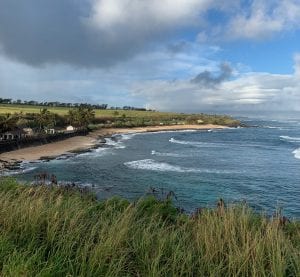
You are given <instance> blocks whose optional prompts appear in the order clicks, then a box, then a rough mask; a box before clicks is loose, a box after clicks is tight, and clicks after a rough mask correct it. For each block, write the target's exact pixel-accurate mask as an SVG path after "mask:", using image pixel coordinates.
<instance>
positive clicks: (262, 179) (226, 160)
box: [18, 121, 300, 218]
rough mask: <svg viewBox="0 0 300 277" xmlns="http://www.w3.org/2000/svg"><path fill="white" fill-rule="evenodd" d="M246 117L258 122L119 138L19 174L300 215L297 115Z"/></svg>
mask: <svg viewBox="0 0 300 277" xmlns="http://www.w3.org/2000/svg"><path fill="white" fill-rule="evenodd" d="M246 123H248V124H249V125H258V126H259V127H257V128H238V129H227V130H208V131H187V132H161V133H146V134H131V135H122V136H115V137H113V138H112V139H107V144H106V146H105V147H101V148H98V149H95V150H93V151H91V152H88V153H84V154H79V155H74V156H72V157H68V158H63V157H61V158H59V159H56V160H52V161H49V162H42V163H34V164H24V165H23V171H22V173H20V174H19V175H18V178H20V179H22V180H29V181H32V180H33V179H34V178H33V176H34V175H35V174H37V173H39V172H43V171H47V172H48V173H50V174H55V175H56V176H57V177H58V180H60V181H65V182H75V183H79V184H82V185H85V186H90V187H92V189H93V190H94V191H95V192H96V193H97V195H98V197H99V198H106V197H109V196H112V195H119V196H123V197H126V198H128V199H136V198H138V197H140V196H142V195H144V194H145V193H146V192H147V191H148V190H149V187H155V188H159V189H163V190H164V191H170V190H172V191H174V192H175V194H176V195H177V201H175V203H176V205H178V206H181V207H183V208H184V209H186V210H187V211H192V210H193V209H195V208H197V207H207V206H213V205H215V203H216V201H217V199H218V198H219V197H223V198H224V199H225V201H227V202H235V201H241V200H245V201H247V202H248V203H249V204H250V205H251V206H253V207H254V208H257V209H258V210H262V211H266V212H267V213H269V214H272V213H273V212H274V211H275V209H276V207H277V208H278V207H282V208H283V211H284V214H286V215H288V216H291V217H297V218H300V201H299V199H300V121H286V122H280V121H248V122H246Z"/></svg>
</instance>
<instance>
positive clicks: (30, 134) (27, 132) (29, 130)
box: [23, 128, 33, 137]
mask: <svg viewBox="0 0 300 277" xmlns="http://www.w3.org/2000/svg"><path fill="white" fill-rule="evenodd" d="M23 131H24V132H25V136H26V137H30V136H33V130H32V129H31V128H23Z"/></svg>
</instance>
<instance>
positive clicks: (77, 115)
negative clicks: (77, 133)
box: [68, 106, 95, 128]
mask: <svg viewBox="0 0 300 277" xmlns="http://www.w3.org/2000/svg"><path fill="white" fill-rule="evenodd" d="M94 118H95V112H94V110H93V109H92V108H91V107H84V106H80V107H79V108H77V109H72V110H69V113H68V121H69V122H70V124H72V125H74V126H76V127H83V128H87V126H88V125H89V124H90V123H91V122H92V120H93V119H94Z"/></svg>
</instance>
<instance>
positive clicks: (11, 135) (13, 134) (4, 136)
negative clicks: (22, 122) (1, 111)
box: [0, 128, 26, 141]
mask: <svg viewBox="0 0 300 277" xmlns="http://www.w3.org/2000/svg"><path fill="white" fill-rule="evenodd" d="M25 136H26V133H25V132H24V131H23V130H21V129H17V128H16V129H14V130H12V131H6V132H4V133H1V134H0V141H7V140H18V139H22V138H25Z"/></svg>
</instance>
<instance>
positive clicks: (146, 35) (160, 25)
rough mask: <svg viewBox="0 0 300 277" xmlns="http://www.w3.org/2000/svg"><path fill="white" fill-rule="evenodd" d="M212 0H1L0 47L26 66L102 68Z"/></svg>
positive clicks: (183, 22) (163, 36)
mask: <svg viewBox="0 0 300 277" xmlns="http://www.w3.org/2000/svg"><path fill="white" fill-rule="evenodd" d="M211 2H212V0H182V1H179V2H176V3H172V5H170V0H160V1H158V0H155V1H140V0H129V1H121V0H26V1H20V0H0V49H1V50H2V51H3V52H4V53H5V55H6V56H8V57H10V58H13V59H15V60H18V61H21V62H23V63H27V64H29V65H35V66H40V65H44V64H55V63H65V64H70V65H78V66H84V67H107V66H111V65H114V64H115V63H117V62H120V61H124V60H126V59H128V58H130V57H132V56H134V55H136V54H137V53H139V52H140V51H142V50H145V49H147V47H148V46H149V45H153V43H155V42H157V41H164V40H167V39H168V34H170V33H171V32H172V31H174V30H177V29H178V28H182V27H184V26H188V25H190V24H191V22H194V21H197V20H196V18H197V15H199V14H201V13H204V12H206V11H207V9H209V7H210V6H209V5H210V4H211Z"/></svg>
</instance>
